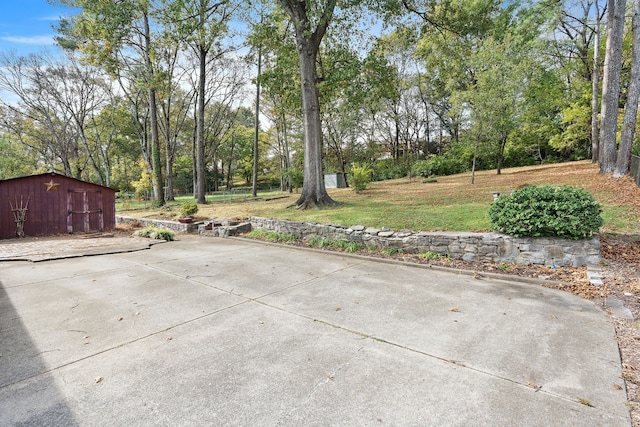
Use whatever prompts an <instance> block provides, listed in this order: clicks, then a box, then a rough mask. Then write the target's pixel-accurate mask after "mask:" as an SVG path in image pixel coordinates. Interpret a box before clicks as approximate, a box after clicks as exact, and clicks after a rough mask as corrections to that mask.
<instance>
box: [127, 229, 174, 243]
mask: <svg viewBox="0 0 640 427" xmlns="http://www.w3.org/2000/svg"><path fill="white" fill-rule="evenodd" d="M133 235H134V236H137V237H147V238H149V239H155V240H166V241H168V242H170V241H173V240H175V239H176V233H175V232H173V231H172V230H169V229H168V228H155V227H146V228H143V229H142V230H138V231H136V232H135V233H133Z"/></svg>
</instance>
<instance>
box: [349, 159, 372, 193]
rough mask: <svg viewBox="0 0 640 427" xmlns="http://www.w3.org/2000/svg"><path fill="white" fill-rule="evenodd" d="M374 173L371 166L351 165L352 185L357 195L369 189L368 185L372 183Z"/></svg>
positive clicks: (363, 164) (364, 164)
mask: <svg viewBox="0 0 640 427" xmlns="http://www.w3.org/2000/svg"><path fill="white" fill-rule="evenodd" d="M372 173H373V171H372V170H371V166H369V165H368V164H366V163H352V164H351V183H352V184H353V189H354V190H355V191H356V193H360V192H362V191H364V190H366V189H367V185H368V184H369V183H370V182H371V175H372Z"/></svg>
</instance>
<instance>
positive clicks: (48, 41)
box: [0, 36, 54, 45]
mask: <svg viewBox="0 0 640 427" xmlns="http://www.w3.org/2000/svg"><path fill="white" fill-rule="evenodd" d="M0 40H3V41H6V42H11V43H19V44H33V45H52V44H54V40H53V37H52V36H29V37H19V36H7V37H0Z"/></svg>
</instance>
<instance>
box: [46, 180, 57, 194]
mask: <svg viewBox="0 0 640 427" xmlns="http://www.w3.org/2000/svg"><path fill="white" fill-rule="evenodd" d="M44 185H46V186H47V191H52V190H55V191H58V186H59V185H60V183H58V182H53V178H52V179H51V181H49V182H45V183H44Z"/></svg>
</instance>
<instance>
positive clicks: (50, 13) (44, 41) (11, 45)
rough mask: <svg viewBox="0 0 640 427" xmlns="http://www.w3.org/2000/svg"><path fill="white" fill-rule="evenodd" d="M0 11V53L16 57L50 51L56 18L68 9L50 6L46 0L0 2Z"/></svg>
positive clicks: (67, 12) (4, 0) (68, 12)
mask: <svg viewBox="0 0 640 427" xmlns="http://www.w3.org/2000/svg"><path fill="white" fill-rule="evenodd" d="M1 3H2V8H1V9H0V10H1V11H0V51H3V52H7V51H14V52H16V53H18V54H20V55H27V54H29V53H32V52H40V51H42V50H44V49H46V48H52V45H53V36H54V35H55V31H54V30H53V28H52V27H51V26H52V25H53V24H56V23H57V20H58V17H59V16H61V15H68V14H70V13H71V11H72V9H70V8H67V7H62V6H51V5H50V4H48V3H47V0H2V1H1Z"/></svg>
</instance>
